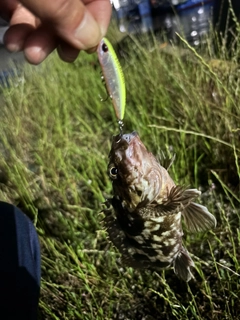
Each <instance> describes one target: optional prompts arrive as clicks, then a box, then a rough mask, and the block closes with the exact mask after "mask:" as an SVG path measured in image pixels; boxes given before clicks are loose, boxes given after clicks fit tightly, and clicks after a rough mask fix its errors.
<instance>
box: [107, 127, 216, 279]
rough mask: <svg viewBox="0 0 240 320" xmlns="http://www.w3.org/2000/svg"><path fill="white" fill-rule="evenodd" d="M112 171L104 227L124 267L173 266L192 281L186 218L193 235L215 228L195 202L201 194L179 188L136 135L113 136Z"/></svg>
mask: <svg viewBox="0 0 240 320" xmlns="http://www.w3.org/2000/svg"><path fill="white" fill-rule="evenodd" d="M108 171H109V176H110V178H111V179H112V185H113V193H114V196H113V198H112V199H110V200H107V202H106V204H107V208H105V209H104V210H103V212H104V215H105V217H104V225H105V227H106V229H107V232H108V234H109V238H110V240H111V241H112V242H113V244H114V245H115V246H116V247H117V248H118V250H119V251H120V253H121V255H122V260H123V262H124V263H125V264H126V265H128V266H131V267H133V268H145V269H155V270H158V269H165V268H169V267H171V266H172V267H173V269H174V272H175V273H176V274H177V276H178V277H179V278H181V279H183V280H184V281H189V280H190V279H191V278H192V277H193V275H192V273H191V270H190V267H193V266H194V262H193V261H192V259H191V257H190V255H189V253H188V251H187V250H186V249H185V248H184V247H183V244H182V237H183V231H182V221H181V220H182V216H183V218H184V221H185V225H186V228H187V229H188V230H189V231H191V232H199V231H204V230H208V229H211V228H214V227H215V226H216V219H215V217H214V216H213V215H212V214H211V213H210V212H209V211H208V209H207V208H206V207H204V206H202V205H200V204H197V203H194V202H193V200H195V199H196V198H197V197H199V196H200V194H201V192H200V191H198V190H197V189H187V188H185V187H182V186H179V185H177V186H176V185H175V183H174V182H173V180H172V178H171V177H170V175H169V173H168V171H167V169H165V168H164V167H162V166H161V165H160V163H159V162H158V161H157V159H156V158H155V157H154V156H153V154H152V153H151V152H148V151H147V149H146V147H145V146H144V144H143V143H142V141H141V140H140V138H139V136H138V134H137V133H136V132H132V133H129V134H123V135H121V134H119V135H117V136H114V137H113V141H112V147H111V151H110V154H109V164H108Z"/></svg>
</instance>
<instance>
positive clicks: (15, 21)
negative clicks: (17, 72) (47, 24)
mask: <svg viewBox="0 0 240 320" xmlns="http://www.w3.org/2000/svg"><path fill="white" fill-rule="evenodd" d="M36 24H37V21H36V18H35V17H34V15H33V14H32V13H31V12H29V11H28V10H27V9H26V8H24V7H22V6H21V5H19V6H18V7H17V8H16V10H15V11H14V13H13V15H12V17H11V20H10V28H9V29H8V30H7V32H6V34H5V36H4V44H5V46H6V48H7V49H8V50H9V51H15V52H16V51H20V50H22V49H23V46H24V42H25V40H26V39H27V37H28V35H29V34H30V33H31V32H32V31H33V30H34V29H35V28H36Z"/></svg>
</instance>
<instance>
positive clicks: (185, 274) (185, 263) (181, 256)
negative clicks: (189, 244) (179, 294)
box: [173, 247, 194, 282]
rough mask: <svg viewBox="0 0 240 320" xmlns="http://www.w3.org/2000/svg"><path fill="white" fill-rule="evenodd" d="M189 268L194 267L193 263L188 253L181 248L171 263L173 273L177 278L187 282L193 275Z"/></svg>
mask: <svg viewBox="0 0 240 320" xmlns="http://www.w3.org/2000/svg"><path fill="white" fill-rule="evenodd" d="M191 267H194V262H193V261H192V259H191V257H190V255H189V253H188V251H187V250H186V249H185V248H183V247H182V249H181V250H180V251H179V253H178V255H177V257H176V259H175V260H174V262H173V268H174V272H175V273H176V275H177V276H178V277H179V278H181V279H182V280H184V281H186V282H188V281H189V280H191V278H193V274H192V273H191V270H190V268H191Z"/></svg>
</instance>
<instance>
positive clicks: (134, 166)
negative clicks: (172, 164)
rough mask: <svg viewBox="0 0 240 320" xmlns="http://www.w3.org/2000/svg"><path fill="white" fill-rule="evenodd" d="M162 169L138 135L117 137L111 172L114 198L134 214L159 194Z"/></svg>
mask: <svg viewBox="0 0 240 320" xmlns="http://www.w3.org/2000/svg"><path fill="white" fill-rule="evenodd" d="M161 168H162V167H161V166H160V165H159V163H158V162H157V160H156V159H155V157H154V156H153V155H152V153H150V152H148V150H147V149H146V147H145V146H144V144H143V143H142V141H141V140H140V138H139V136H138V134H137V132H135V131H134V132H132V133H128V134H122V135H121V134H119V135H117V136H114V137H113V141H112V147H111V151H110V154H109V165H108V172H109V176H110V178H111V179H112V182H113V190H114V195H115V196H117V197H119V199H121V200H122V203H123V205H124V206H125V207H126V208H127V209H128V210H129V211H130V212H131V211H134V210H135V209H136V208H137V207H138V208H139V207H143V206H145V205H147V204H149V203H151V202H153V201H154V199H156V197H157V196H158V195H159V192H160V189H161V186H162V171H161Z"/></svg>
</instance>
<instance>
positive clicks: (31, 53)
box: [24, 47, 48, 64]
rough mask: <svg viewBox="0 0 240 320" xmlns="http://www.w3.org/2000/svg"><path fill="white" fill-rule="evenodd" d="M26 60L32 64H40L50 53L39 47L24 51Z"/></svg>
mask: <svg viewBox="0 0 240 320" xmlns="http://www.w3.org/2000/svg"><path fill="white" fill-rule="evenodd" d="M24 54H25V57H26V59H27V60H28V61H29V62H30V63H32V64H39V63H41V62H42V61H43V60H44V59H46V57H47V55H48V53H47V52H45V51H44V50H43V49H42V48H39V47H29V48H26V49H25V50H24Z"/></svg>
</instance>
